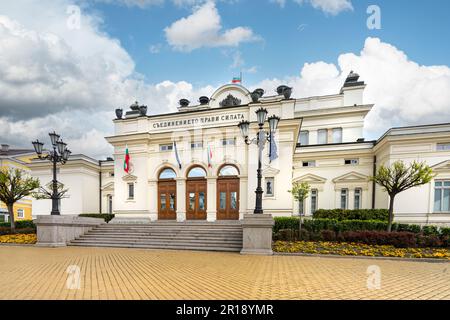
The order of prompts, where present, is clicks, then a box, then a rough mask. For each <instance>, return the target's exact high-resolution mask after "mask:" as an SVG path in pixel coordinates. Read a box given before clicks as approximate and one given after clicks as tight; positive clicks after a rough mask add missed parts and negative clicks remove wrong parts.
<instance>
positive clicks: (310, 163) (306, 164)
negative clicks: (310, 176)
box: [303, 160, 316, 167]
mask: <svg viewBox="0 0 450 320" xmlns="http://www.w3.org/2000/svg"><path fill="white" fill-rule="evenodd" d="M303 166H304V167H315V166H316V161H315V160H312V161H303Z"/></svg>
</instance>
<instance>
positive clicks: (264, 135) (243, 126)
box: [238, 108, 280, 214]
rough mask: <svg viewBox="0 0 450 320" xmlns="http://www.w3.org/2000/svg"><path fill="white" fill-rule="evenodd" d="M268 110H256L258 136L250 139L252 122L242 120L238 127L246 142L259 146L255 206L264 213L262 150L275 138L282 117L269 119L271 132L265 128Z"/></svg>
mask: <svg viewBox="0 0 450 320" xmlns="http://www.w3.org/2000/svg"><path fill="white" fill-rule="evenodd" d="M267 113H268V112H267V110H266V109H264V108H260V109H258V110H257V111H256V118H257V120H258V126H259V129H258V133H257V135H256V138H253V139H251V140H250V139H249V128H250V122H248V121H244V120H242V121H241V122H240V123H239V125H238V127H239V129H240V130H241V134H242V137H243V138H244V139H245V143H246V144H247V145H251V144H256V145H257V146H258V151H259V152H258V172H257V178H258V187H257V188H256V191H255V193H256V206H255V211H254V213H255V214H263V213H264V211H263V208H262V195H263V193H264V191H263V188H262V184H261V181H262V168H261V167H262V152H263V149H264V145H265V144H266V141H268V142H271V141H272V139H274V136H275V131H276V130H277V128H278V123H279V122H280V118H279V117H277V116H275V115H273V116H271V117H270V118H269V119H268V120H269V132H267V131H266V130H264V128H263V127H264V124H265V122H266V118H267Z"/></svg>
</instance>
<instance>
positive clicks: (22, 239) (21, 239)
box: [0, 234, 37, 244]
mask: <svg viewBox="0 0 450 320" xmlns="http://www.w3.org/2000/svg"><path fill="white" fill-rule="evenodd" d="M36 241H37V237H36V234H8V235H3V236H0V243H18V244H35V243H36Z"/></svg>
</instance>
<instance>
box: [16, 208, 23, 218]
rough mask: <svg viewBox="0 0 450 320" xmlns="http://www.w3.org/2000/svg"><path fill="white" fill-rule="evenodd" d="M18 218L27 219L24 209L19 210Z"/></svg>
mask: <svg viewBox="0 0 450 320" xmlns="http://www.w3.org/2000/svg"><path fill="white" fill-rule="evenodd" d="M17 218H19V219H23V218H25V213H24V211H23V209H17Z"/></svg>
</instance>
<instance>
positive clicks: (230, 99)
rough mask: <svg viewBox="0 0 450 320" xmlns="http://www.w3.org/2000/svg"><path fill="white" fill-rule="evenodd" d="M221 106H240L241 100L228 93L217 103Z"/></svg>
mask: <svg viewBox="0 0 450 320" xmlns="http://www.w3.org/2000/svg"><path fill="white" fill-rule="evenodd" d="M219 105H220V106H221V107H234V106H240V105H241V100H240V99H238V98H236V97H234V96H233V95H231V94H229V95H228V96H227V97H226V98H225V99H223V101H222V102H221V103H220V104H219Z"/></svg>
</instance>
